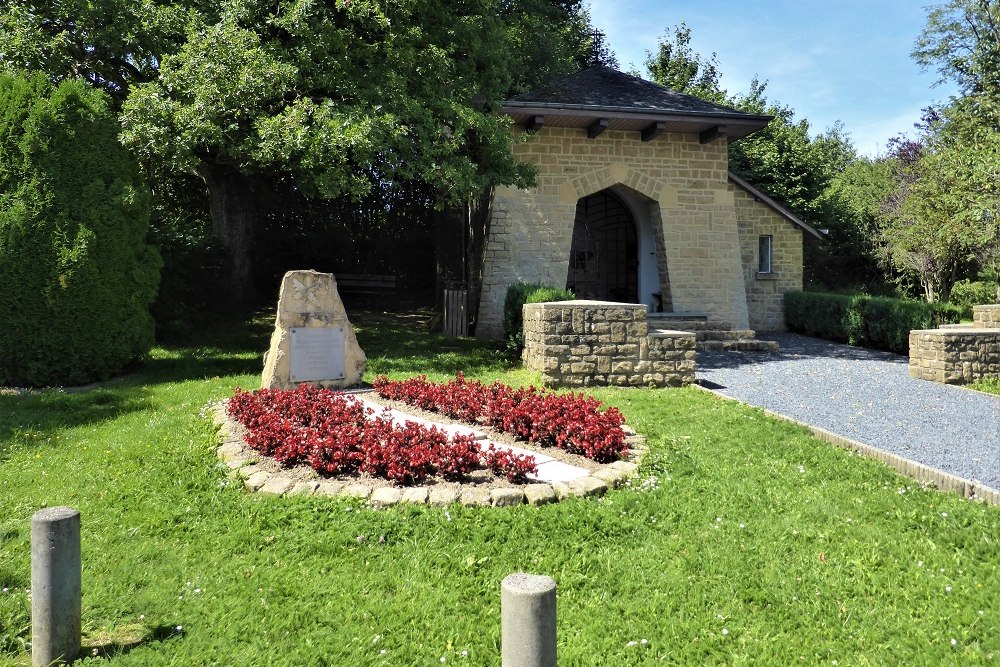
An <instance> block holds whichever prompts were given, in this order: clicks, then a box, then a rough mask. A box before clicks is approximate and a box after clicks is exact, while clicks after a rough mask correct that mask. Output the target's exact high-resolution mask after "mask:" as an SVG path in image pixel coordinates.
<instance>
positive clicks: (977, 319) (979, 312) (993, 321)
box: [972, 304, 1000, 329]
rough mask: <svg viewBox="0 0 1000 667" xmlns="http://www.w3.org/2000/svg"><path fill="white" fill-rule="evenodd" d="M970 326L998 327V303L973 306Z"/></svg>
mask: <svg viewBox="0 0 1000 667" xmlns="http://www.w3.org/2000/svg"><path fill="white" fill-rule="evenodd" d="M972 326H973V328H976V329H1000V304H996V305H992V304H991V305H986V306H973V307H972Z"/></svg>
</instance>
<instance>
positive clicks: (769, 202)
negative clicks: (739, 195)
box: [729, 172, 823, 240]
mask: <svg viewBox="0 0 1000 667" xmlns="http://www.w3.org/2000/svg"><path fill="white" fill-rule="evenodd" d="M729 180H730V181H731V182H732V183H734V184H735V185H738V186H739V187H741V188H743V189H744V190H746V191H747V192H749V193H750V194H751V195H753V196H754V198H756V199H757V200H758V201H760V202H761V203H763V204H764V205H766V206H767V207H768V208H770V209H772V210H773V211H774V212H775V213H777V214H778V215H780V216H781V217H783V218H785V219H786V220H788V221H789V222H791V223H793V224H795V225H798V226H799V227H801V228H802V230H803V231H806V232H808V233H810V234H812V235H813V236H815V237H816V238H818V239H820V240H823V235H822V234H820V233H819V232H818V231H816V230H815V229H813V227H812V225H809V224H807V223H805V222H803V221H802V220H800V219H799V218H798V216H796V215H795V214H794V213H792V212H791V211H789V210H788V209H787V208H785V207H784V206H782V205H781V204H779V203H778V202H776V201H774V200H773V199H771V198H770V197H768V196H767V195H766V194H764V193H763V192H761V191H760V190H758V189H757V188H755V187H754V186H752V185H750V184H749V183H747V182H746V181H745V180H743V179H742V178H740V177H739V176H737V175H736V174H734V173H733V172H729Z"/></svg>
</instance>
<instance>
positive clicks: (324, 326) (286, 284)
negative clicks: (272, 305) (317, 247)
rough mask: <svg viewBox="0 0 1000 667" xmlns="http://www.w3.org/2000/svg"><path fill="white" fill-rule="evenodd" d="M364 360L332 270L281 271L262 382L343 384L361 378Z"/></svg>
mask: <svg viewBox="0 0 1000 667" xmlns="http://www.w3.org/2000/svg"><path fill="white" fill-rule="evenodd" d="M367 362H368V360H367V358H366V357H365V353H364V352H363V351H362V350H361V346H360V345H358V339H357V337H356V336H355V335H354V327H352V326H351V323H350V321H349V320H348V319H347V311H346V310H345V309H344V304H343V302H342V301H341V300H340V294H339V293H338V292H337V281H336V279H335V278H334V276H333V274H331V273H318V272H316V271H289V272H288V273H286V274H285V277H284V278H283V279H282V281H281V292H280V293H279V295H278V314H277V317H276V319H275V324H274V333H273V334H272V336H271V347H270V349H269V350H268V352H267V356H266V357H265V358H264V374H263V376H262V378H261V387H263V388H268V389H294V388H295V387H297V386H298V385H299V384H301V383H303V382H307V383H309V384H314V385H316V386H319V387H325V388H328V389H343V388H345V387H350V386H353V385H356V384H358V383H359V382H360V381H361V377H362V375H364V372H365V366H366V364H367Z"/></svg>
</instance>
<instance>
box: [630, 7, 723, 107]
mask: <svg viewBox="0 0 1000 667" xmlns="http://www.w3.org/2000/svg"><path fill="white" fill-rule="evenodd" d="M656 44H657V48H656V53H651V52H649V51H646V63H645V64H646V69H647V70H648V71H649V76H650V78H651V79H652V80H653V81H655V82H656V83H658V84H660V85H661V86H665V87H667V88H670V89H671V90H676V91H677V92H679V93H686V94H688V95H694V96H695V97H700V98H702V99H706V100H710V101H712V102H716V103H720V104H722V103H725V102H726V101H727V95H726V91H725V90H723V89H722V88H721V87H720V85H719V77H720V75H721V74H720V72H719V61H718V59H717V58H716V55H715V54H714V53H713V54H712V56H711V57H710V58H704V57H702V56H701V54H699V53H697V52H695V51H694V49H692V48H691V28H689V27H688V26H687V24H686V23H684V22H683V21H681V23H680V24H679V25H676V26H674V28H673V35H672V36H670V37H669V38H668V36H667V34H664V35H663V36H662V37H660V38H658V39H657V41H656Z"/></svg>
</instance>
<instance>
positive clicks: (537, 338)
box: [524, 301, 695, 387]
mask: <svg viewBox="0 0 1000 667" xmlns="http://www.w3.org/2000/svg"><path fill="white" fill-rule="evenodd" d="M524 364H525V366H526V367H528V368H529V369H531V370H535V371H539V372H541V374H542V381H543V382H544V383H545V384H546V385H547V386H551V387H583V386H597V385H617V386H631V387H639V386H649V385H653V386H657V387H664V386H680V385H686V384H690V383H692V382H694V369H695V335H694V334H693V333H687V332H682V331H666V332H657V333H654V334H649V325H648V324H647V322H646V306H644V305H641V304H625V303H609V302H604V301H559V302H552V303H532V304H526V305H525V306H524Z"/></svg>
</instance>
